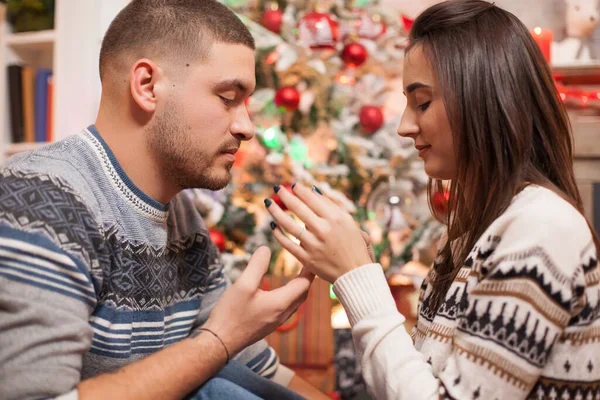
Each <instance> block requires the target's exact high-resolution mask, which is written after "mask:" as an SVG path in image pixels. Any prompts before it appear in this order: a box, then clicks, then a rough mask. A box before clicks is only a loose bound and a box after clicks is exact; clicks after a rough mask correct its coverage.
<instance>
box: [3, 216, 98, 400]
mask: <svg viewBox="0 0 600 400" xmlns="http://www.w3.org/2000/svg"><path fill="white" fill-rule="evenodd" d="M95 301H96V297H95V293H94V287H93V285H92V283H91V280H90V277H89V275H88V274H87V270H86V269H85V268H84V266H82V265H81V264H78V263H77V262H75V261H74V260H73V259H72V258H71V257H69V256H68V255H67V254H66V253H65V252H64V251H62V250H61V249H60V248H58V246H56V245H54V244H53V243H52V242H50V241H49V240H47V239H46V238H44V237H43V236H40V235H37V234H33V233H24V232H21V231H18V230H14V229H11V228H9V227H6V226H0V398H2V399H28V398H39V397H54V396H59V395H63V394H66V393H68V392H71V391H72V390H73V389H74V388H75V386H76V385H77V384H78V383H79V381H80V371H81V363H82V359H83V355H84V354H85V353H86V352H87V351H88V349H89V347H90V345H91V337H92V331H91V328H90V326H89V324H88V322H87V321H88V317H89V314H90V312H91V309H92V307H93V304H95ZM72 393H73V395H75V397H76V392H72Z"/></svg>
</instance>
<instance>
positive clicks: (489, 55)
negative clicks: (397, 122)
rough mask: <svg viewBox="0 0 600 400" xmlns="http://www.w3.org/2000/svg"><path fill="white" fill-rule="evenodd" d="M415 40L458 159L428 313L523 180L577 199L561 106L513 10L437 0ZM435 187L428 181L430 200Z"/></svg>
mask: <svg viewBox="0 0 600 400" xmlns="http://www.w3.org/2000/svg"><path fill="white" fill-rule="evenodd" d="M415 46H421V48H422V49H423V51H424V54H425V55H426V57H427V58H428V60H429V62H430V64H431V66H432V69H433V71H434V73H435V74H436V77H437V80H438V82H439V84H440V86H441V90H442V93H443V101H444V104H445V107H446V112H447V114H448V119H449V121H450V127H451V130H452V134H453V140H454V151H455V154H456V159H457V176H456V177H455V179H452V181H451V184H450V188H449V192H450V198H449V212H448V214H447V216H445V217H444V216H438V217H439V218H443V219H444V220H445V221H444V222H446V223H447V224H448V240H447V242H446V243H445V245H443V247H442V248H441V249H440V253H439V255H438V259H437V260H438V261H437V262H436V264H435V266H434V268H435V272H436V273H435V274H433V275H432V279H433V282H432V287H433V295H432V300H431V306H432V308H433V309H434V310H437V308H438V307H439V306H440V305H441V303H442V301H443V299H444V297H445V295H446V292H447V291H448V289H449V287H450V284H451V283H452V281H453V280H454V278H455V277H456V274H457V272H458V270H459V269H460V267H461V266H462V265H463V263H464V261H465V260H466V258H467V256H468V254H469V252H470V250H471V249H472V248H473V246H474V245H475V243H476V241H477V240H478V239H479V237H480V236H481V235H482V234H483V232H484V231H485V230H486V229H487V228H488V227H489V226H490V224H491V223H492V222H493V221H494V220H495V219H496V218H498V217H499V216H500V215H501V214H502V213H503V212H504V211H505V210H506V209H507V207H508V206H509V204H510V202H511V200H512V199H513V197H514V196H515V195H516V194H517V193H518V192H519V191H520V190H521V189H522V188H523V186H524V185H525V184H536V185H540V186H544V187H547V188H549V189H551V190H553V191H554V192H556V193H557V194H559V195H560V196H562V197H563V198H564V199H566V200H567V201H568V202H570V203H571V204H572V205H573V206H574V207H575V208H577V210H579V212H581V213H583V205H582V201H581V196H580V195H579V191H578V189H577V186H576V184H575V176H574V173H573V154H572V148H573V147H572V133H571V126H570V123H569V118H568V116H567V112H566V110H565V107H564V105H563V104H562V102H561V101H560V100H559V94H558V92H557V90H556V87H555V85H554V80H553V77H552V73H551V71H550V68H549V66H548V64H547V63H546V61H545V60H544V58H543V56H542V53H541V51H540V49H539V47H538V46H537V44H536V43H535V41H534V40H533V38H532V36H531V34H530V33H529V31H528V30H527V28H526V27H525V26H524V25H523V24H522V23H521V22H520V21H519V20H518V19H517V18H516V17H515V16H514V15H513V14H511V13H509V12H507V11H505V10H502V9H500V8H499V7H496V6H495V5H493V4H492V3H488V2H486V1H481V0H448V1H444V2H442V3H439V4H437V5H434V6H432V7H430V8H428V9H427V10H425V11H424V12H423V13H422V14H421V15H420V16H419V17H418V18H417V19H416V20H415V22H414V25H413V26H412V29H411V33H410V46H409V48H408V50H407V52H408V51H410V49H411V48H413V47H415ZM440 190H441V182H440V181H436V180H430V182H429V193H430V196H431V194H432V193H433V192H435V191H440ZM430 203H431V199H430ZM432 212H435V211H433V209H432ZM590 229H591V228H590ZM592 235H593V236H594V241H595V243H596V248H597V249H599V248H600V246H599V245H598V238H597V236H596V235H595V233H594V232H593V230H592ZM452 242H454V243H452ZM451 244H452V247H451Z"/></svg>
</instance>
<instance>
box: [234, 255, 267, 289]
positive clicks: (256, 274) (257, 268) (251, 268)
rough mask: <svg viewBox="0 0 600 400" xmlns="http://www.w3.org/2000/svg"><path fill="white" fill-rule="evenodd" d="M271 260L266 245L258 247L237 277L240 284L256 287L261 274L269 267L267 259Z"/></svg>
mask: <svg viewBox="0 0 600 400" xmlns="http://www.w3.org/2000/svg"><path fill="white" fill-rule="evenodd" d="M270 260H271V250H269V248H268V247H265V246H262V247H259V248H258V249H257V250H256V251H255V252H254V254H253V255H252V258H250V261H249V262H248V265H247V266H246V269H244V272H242V275H241V276H240V277H239V278H238V279H237V281H236V283H237V282H240V284H243V285H247V287H249V288H253V289H258V288H259V287H260V283H261V281H262V278H263V276H264V275H265V274H266V273H267V271H268V269H269V261H270Z"/></svg>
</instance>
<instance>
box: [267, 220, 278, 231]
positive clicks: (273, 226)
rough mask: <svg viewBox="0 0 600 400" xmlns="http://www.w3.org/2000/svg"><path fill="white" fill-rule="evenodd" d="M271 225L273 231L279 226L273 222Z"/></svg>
mask: <svg viewBox="0 0 600 400" xmlns="http://www.w3.org/2000/svg"><path fill="white" fill-rule="evenodd" d="M269 225H271V229H273V230H275V228H277V224H276V223H275V222H273V221H271V223H270V224H269Z"/></svg>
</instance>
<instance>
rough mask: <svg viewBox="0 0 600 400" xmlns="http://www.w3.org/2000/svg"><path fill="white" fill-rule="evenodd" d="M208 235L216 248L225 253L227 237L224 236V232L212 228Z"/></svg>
mask: <svg viewBox="0 0 600 400" xmlns="http://www.w3.org/2000/svg"><path fill="white" fill-rule="evenodd" d="M208 233H209V235H210V240H212V242H213V243H214V244H215V246H217V248H218V249H219V251H220V252H221V253H223V252H224V251H225V235H224V234H223V232H221V231H219V230H217V229H214V228H210V229H209V230H208Z"/></svg>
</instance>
